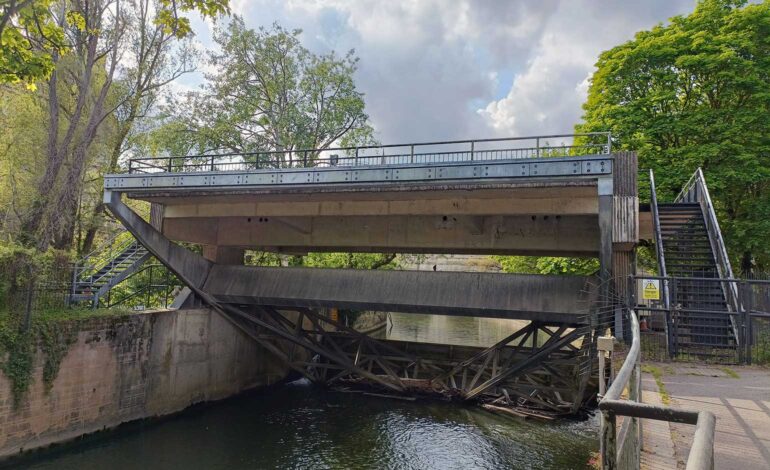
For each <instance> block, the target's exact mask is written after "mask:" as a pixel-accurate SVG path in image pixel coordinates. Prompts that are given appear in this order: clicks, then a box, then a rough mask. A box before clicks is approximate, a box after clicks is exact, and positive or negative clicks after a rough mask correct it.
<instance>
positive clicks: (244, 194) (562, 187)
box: [105, 134, 638, 413]
mask: <svg viewBox="0 0 770 470" xmlns="http://www.w3.org/2000/svg"><path fill="white" fill-rule="evenodd" d="M554 138H568V139H573V138H576V139H579V140H580V141H585V142H588V143H585V144H580V145H569V146H560V147H549V146H547V145H544V143H545V142H546V141H547V140H548V139H554ZM609 142H610V140H609V135H608V134H588V135H578V136H542V137H533V138H527V139H495V140H476V141H455V142H438V143H425V144H423V143H419V144H406V145H397V146H377V147H358V148H355V147H354V148H343V149H308V150H293V151H284V152H264V153H258V154H240V155H231V154H228V155H219V156H195V157H174V158H166V159H134V160H132V161H131V162H130V165H129V174H123V175H107V176H106V177H105V203H106V205H107V207H108V208H109V210H110V211H111V212H112V213H113V214H114V215H115V216H116V217H117V218H118V219H119V220H120V221H121V222H122V223H123V224H124V225H125V227H126V228H127V229H128V230H129V231H130V232H131V233H132V234H133V235H134V236H135V237H136V239H137V240H138V241H139V242H140V243H141V244H142V245H143V246H144V247H145V248H146V249H147V250H148V251H149V252H150V253H152V255H154V256H155V257H156V258H158V260H160V261H161V262H162V263H163V264H165V265H166V266H168V268H169V269H171V270H172V271H173V272H174V273H175V274H176V275H177V276H178V277H179V278H180V279H181V280H182V281H183V282H184V283H185V284H187V285H188V286H189V288H190V289H191V290H192V291H193V292H194V294H195V295H196V296H197V297H198V298H199V299H200V300H202V301H203V302H204V303H206V304H208V305H210V306H211V307H213V308H214V309H215V310H217V311H218V312H220V313H221V314H223V315H224V316H225V317H226V318H229V319H230V321H232V322H233V324H236V325H238V326H239V327H240V328H241V329H242V330H243V331H245V332H247V333H248V334H249V335H250V336H251V337H252V338H253V339H254V340H255V341H257V342H258V343H259V344H261V345H262V346H264V347H265V348H266V349H267V350H268V351H270V352H271V353H272V354H274V355H276V357H278V358H279V359H280V360H281V361H282V362H283V363H284V364H285V365H287V366H288V367H290V368H291V369H293V370H295V371H296V372H298V373H301V374H303V375H304V376H306V377H308V378H310V379H311V380H314V381H316V382H321V383H335V382H340V383H347V384H354V383H360V382H366V383H370V384H375V385H377V386H379V387H383V388H386V389H389V390H397V391H405V390H409V391H420V390H422V391H431V392H432V393H440V394H445V395H449V396H452V397H459V398H461V399H465V400H481V401H485V402H489V403H504V404H507V405H512V404H518V405H522V406H525V407H530V408H537V409H540V410H546V411H549V412H552V413H563V412H571V413H574V412H576V411H577V410H578V409H579V408H580V407H581V406H582V405H583V404H584V403H586V402H587V401H589V400H591V399H592V398H593V397H594V394H595V391H594V389H593V388H592V376H593V375H594V372H595V367H594V366H593V365H592V364H593V361H592V358H593V356H594V355H595V346H596V338H597V336H599V335H600V334H603V333H605V331H606V330H607V328H613V329H614V330H615V331H616V334H622V323H621V317H620V315H619V314H618V316H617V318H615V317H613V315H615V310H614V309H613V308H612V299H613V296H614V295H615V294H614V293H615V292H623V291H624V290H623V289H622V288H620V287H622V286H621V285H616V281H615V279H622V278H624V276H626V275H628V274H630V273H632V268H633V255H632V253H633V251H632V249H633V247H634V245H635V243H636V241H637V239H638V199H637V189H636V156H635V154H633V153H611V149H610V144H609ZM528 145H530V146H528ZM124 195H125V196H126V197H128V198H133V199H140V200H146V201H149V202H151V203H152V211H151V212H152V217H151V223H148V222H147V221H145V220H143V219H142V218H141V217H140V216H138V215H137V214H136V213H135V212H134V211H132V210H131V209H130V208H129V207H128V206H127V205H125V203H124V201H123V198H122V197H123V196H124ZM178 241H184V242H190V243H197V244H201V245H203V256H201V255H198V254H196V253H194V252H192V251H190V250H188V249H186V248H184V247H182V246H180V245H178V244H177V243H175V242H178ZM245 249H259V250H265V251H274V252H279V253H292V254H293V253H307V252H311V251H347V252H351V251H352V252H355V251H358V252H379V253H381V252H396V253H458V254H526V255H551V256H590V257H596V258H598V259H599V261H600V270H599V272H598V273H597V276H596V277H569V276H564V277H562V276H525V275H508V274H478V273H442V272H409V271H356V270H321V269H295V268H263V267H254V266H242V264H243V253H244V250H245ZM621 284H622V282H621ZM323 307H342V308H353V309H373V310H380V311H401V312H407V313H415V314H420V313H423V314H424V313H441V314H448V315H468V316H487V317H497V318H510V319H521V320H528V321H530V323H529V324H528V325H527V326H526V327H524V328H522V329H521V330H520V331H518V332H516V333H514V334H512V335H511V336H509V337H508V338H505V339H504V340H503V341H501V342H500V343H498V344H496V345H493V346H491V347H490V348H487V349H483V350H479V351H465V353H464V354H458V355H452V354H449V353H448V349H447V348H446V347H444V348H439V350H438V351H437V350H435V349H434V350H430V347H428V346H424V345H423V346H418V345H414V344H404V343H399V342H390V341H384V340H375V339H373V338H371V337H368V336H366V335H363V334H361V333H358V332H356V331H354V330H351V329H349V328H347V327H345V326H344V325H341V324H339V323H337V322H335V321H333V320H331V319H329V318H327V317H326V316H324V315H322V314H320V313H319V312H318V310H317V309H319V308H323ZM610 320H611V321H610ZM287 344H288V345H290V346H288V347H287ZM442 351H443V353H442Z"/></svg>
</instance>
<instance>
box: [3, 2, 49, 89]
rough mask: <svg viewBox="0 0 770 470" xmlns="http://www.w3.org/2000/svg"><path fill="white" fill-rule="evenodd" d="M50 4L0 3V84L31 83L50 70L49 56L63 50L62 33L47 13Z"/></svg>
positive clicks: (30, 85) (45, 75)
mask: <svg viewBox="0 0 770 470" xmlns="http://www.w3.org/2000/svg"><path fill="white" fill-rule="evenodd" d="M50 4H51V0H4V1H3V2H1V3H0V45H1V46H2V47H0V83H18V82H24V83H26V84H28V86H29V87H30V88H34V82H35V81H37V80H42V79H45V78H47V77H48V76H49V75H50V73H51V71H52V70H53V65H54V64H53V60H52V58H51V53H52V52H54V51H59V50H60V49H61V48H63V47H64V41H63V39H64V38H63V34H62V29H61V28H60V27H59V25H57V24H56V23H55V22H54V21H53V20H52V17H51V15H50V12H49V10H48V8H49V6H50Z"/></svg>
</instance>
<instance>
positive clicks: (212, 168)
mask: <svg viewBox="0 0 770 470" xmlns="http://www.w3.org/2000/svg"><path fill="white" fill-rule="evenodd" d="M211 171H214V155H212V156H211Z"/></svg>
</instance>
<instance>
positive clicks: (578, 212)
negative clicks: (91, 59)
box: [129, 178, 600, 256]
mask: <svg viewBox="0 0 770 470" xmlns="http://www.w3.org/2000/svg"><path fill="white" fill-rule="evenodd" d="M323 189H326V188H302V189H298V188H273V189H271V190H270V191H269V192H268V193H264V194H263V191H254V192H249V193H246V194H232V191H229V190H222V189H217V190H197V191H194V192H192V193H184V197H181V194H182V193H179V192H163V191H158V190H157V189H154V190H152V191H143V192H139V191H137V192H130V193H129V195H130V196H131V197H135V198H141V199H146V200H148V201H151V202H154V203H157V204H160V205H162V207H163V208H164V213H163V225H162V231H163V233H164V235H166V236H167V237H169V238H171V239H173V240H180V241H186V242H191V243H201V244H206V245H215V246H225V247H239V248H251V249H260V250H265V251H275V252H284V253H306V252H308V251H365V252H371V251H379V252H383V253H384V252H396V253H475V254H528V255H540V254H551V255H555V254H557V255H563V256H598V254H599V248H600V229H599V203H598V201H599V199H598V197H597V187H596V180H595V179H579V178H578V179H574V180H571V181H569V182H555V181H550V182H549V181H538V182H533V181H520V182H507V183H501V182H496V183H494V184H490V183H488V182H484V183H480V182H477V183H463V184H462V185H458V184H449V183H442V184H436V183H433V182H431V183H424V184H410V185H403V184H401V185H397V184H388V185H383V186H382V187H380V188H372V187H368V188H360V187H348V188H336V190H337V192H330V191H328V189H327V190H323Z"/></svg>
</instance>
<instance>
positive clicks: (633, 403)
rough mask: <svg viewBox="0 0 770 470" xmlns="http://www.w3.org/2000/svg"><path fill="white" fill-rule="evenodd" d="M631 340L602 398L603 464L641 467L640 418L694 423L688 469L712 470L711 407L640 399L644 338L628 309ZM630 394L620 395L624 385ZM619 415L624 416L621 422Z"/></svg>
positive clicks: (611, 467)
mask: <svg viewBox="0 0 770 470" xmlns="http://www.w3.org/2000/svg"><path fill="white" fill-rule="evenodd" d="M628 319H629V321H630V323H631V332H632V342H631V348H630V349H629V351H628V354H627V355H626V359H625V361H624V362H623V366H622V367H621V368H620V370H619V371H618V373H617V375H616V376H615V379H614V380H613V381H612V384H611V385H610V387H609V389H607V392H606V393H605V394H604V397H602V399H601V401H600V402H599V409H600V410H601V413H602V422H601V446H600V447H601V456H602V468H603V469H605V470H615V469H623V470H625V469H629V470H630V469H638V468H640V465H641V445H642V430H641V423H640V422H639V418H644V419H653V420H658V421H669V422H675V423H685V424H694V425H695V435H694V437H693V442H692V446H691V448H690V454H689V456H688V458H687V467H686V468H687V470H713V468H714V430H715V426H716V418H715V417H714V414H713V413H711V412H709V411H700V412H699V411H691V410H680V409H674V408H669V407H666V406H655V405H649V404H646V403H642V402H641V398H642V394H641V340H640V332H639V321H638V320H637V318H636V312H635V311H634V310H631V309H629V310H628ZM626 388H627V389H628V398H627V399H621V396H622V395H623V392H624V390H625V389H626ZM618 417H623V420H622V422H621V423H620V426H619V425H618Z"/></svg>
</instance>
